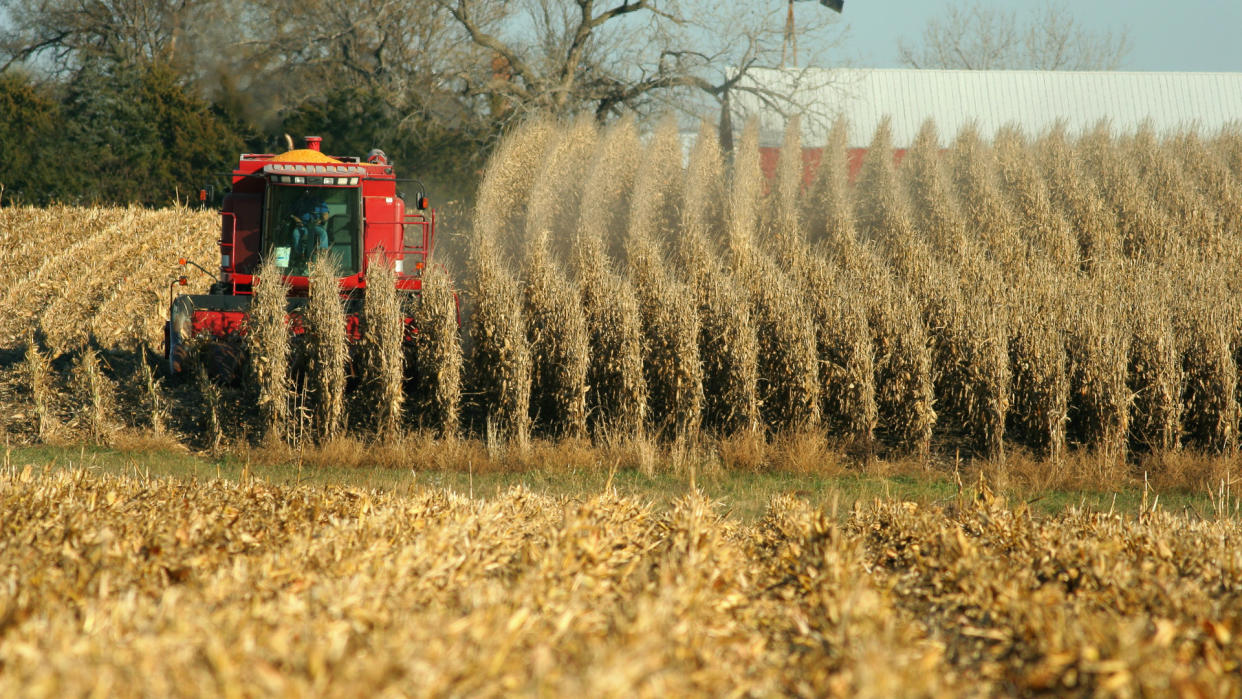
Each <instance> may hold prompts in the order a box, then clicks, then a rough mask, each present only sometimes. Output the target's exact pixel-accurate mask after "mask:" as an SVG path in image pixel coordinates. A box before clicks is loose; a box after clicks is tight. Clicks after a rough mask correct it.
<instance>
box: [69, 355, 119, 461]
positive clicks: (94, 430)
mask: <svg viewBox="0 0 1242 699" xmlns="http://www.w3.org/2000/svg"><path fill="white" fill-rule="evenodd" d="M73 379H74V381H73V382H74V384H75V387H76V389H77V392H78V395H79V396H81V397H82V398H83V399H84V400H83V403H84V407H85V411H84V414H83V415H82V417H83V418H84V419H85V420H84V421H85V423H86V431H87V434H88V435H89V436H90V438H91V440H93V441H95V442H96V443H103V442H105V441H106V440H107V439H108V436H109V432H110V422H111V420H110V419H109V413H110V412H111V411H112V404H113V399H114V395H113V394H114V392H115V391H114V387H113V385H112V381H111V379H109V378H108V377H107V376H105V375H104V373H103V367H102V366H100V363H99V353H98V352H96V351H95V348H94V347H91V346H90V345H85V346H83V347H82V348H81V349H80V350H79V352H78V361H77V363H76V364H75V365H74V367H73Z"/></svg>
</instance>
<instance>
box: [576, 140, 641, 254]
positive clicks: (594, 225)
mask: <svg viewBox="0 0 1242 699" xmlns="http://www.w3.org/2000/svg"><path fill="white" fill-rule="evenodd" d="M641 155H642V143H641V142H640V141H639V140H638V131H637V130H636V129H635V127H634V119H633V118H632V117H622V118H621V119H620V120H618V121H617V123H615V124H613V125H612V126H610V127H609V128H608V129H607V130H605V131H604V133H603V136H602V137H601V138H600V140H599V145H598V147H597V148H596V150H595V155H594V163H595V165H594V167H592V168H591V172H590V174H589V175H588V176H587V178H586V183H585V184H584V185H583V190H582V200H581V205H580V208H579V222H578V234H579V236H581V237H582V238H584V239H586V240H589V241H594V240H598V241H600V243H601V244H602V245H603V248H602V252H603V255H604V257H605V259H608V258H612V259H620V258H621V256H622V255H623V254H624V252H625V250H624V247H625V233H626V228H627V222H628V214H629V211H630V208H631V204H630V202H631V200H632V198H633V197H632V194H631V190H632V189H633V187H634V177H635V174H636V173H637V171H638V161H639V158H640V157H641Z"/></svg>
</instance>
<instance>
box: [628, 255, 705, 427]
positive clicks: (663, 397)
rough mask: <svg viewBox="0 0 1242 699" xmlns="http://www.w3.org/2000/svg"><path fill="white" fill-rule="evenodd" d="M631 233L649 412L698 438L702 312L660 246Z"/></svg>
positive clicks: (656, 421)
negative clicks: (672, 271) (657, 246)
mask: <svg viewBox="0 0 1242 699" xmlns="http://www.w3.org/2000/svg"><path fill="white" fill-rule="evenodd" d="M631 235H632V236H633V237H632V238H631V241H630V247H629V260H630V268H631V270H632V272H631V276H632V278H633V280H634V285H635V286H636V287H637V289H638V299H639V311H640V313H641V316H642V319H643V334H644V336H645V339H646V354H645V355H644V357H643V367H644V376H645V378H646V381H647V388H648V390H649V391H650V397H649V400H650V413H649V417H650V420H651V422H652V424H653V426H654V427H655V428H656V429H657V431H659V432H663V433H664V435H665V436H666V437H668V438H670V439H680V438H682V437H694V436H695V435H696V433H697V432H698V430H699V427H700V425H701V423H702V411H703V367H702V365H701V363H700V361H699V316H698V313H697V312H696V308H695V305H694V300H693V298H692V297H691V295H690V290H689V289H688V288H686V286H685V285H684V284H682V283H681V282H680V281H678V280H676V279H675V278H674V277H673V275H672V274H671V273H670V270H669V269H668V268H667V267H666V266H665V263H664V261H663V258H662V257H661V256H660V255H659V252H658V250H657V248H656V245H655V244H654V243H653V242H652V241H651V240H650V239H649V238H647V237H645V236H643V235H642V234H641V233H634V232H631Z"/></svg>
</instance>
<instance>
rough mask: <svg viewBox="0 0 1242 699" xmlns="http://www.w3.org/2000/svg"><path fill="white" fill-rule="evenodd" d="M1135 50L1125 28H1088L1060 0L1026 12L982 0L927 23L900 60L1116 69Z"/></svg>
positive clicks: (922, 64)
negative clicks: (1002, 8) (1089, 29)
mask: <svg viewBox="0 0 1242 699" xmlns="http://www.w3.org/2000/svg"><path fill="white" fill-rule="evenodd" d="M1129 51H1130V41H1129V37H1128V36H1127V34H1126V32H1125V31H1124V30H1122V31H1121V32H1120V33H1119V34H1117V35H1116V36H1114V35H1113V34H1112V32H1103V33H1096V32H1091V31H1088V30H1087V29H1085V28H1083V27H1082V25H1080V24H1079V23H1078V22H1076V21H1075V20H1074V18H1073V15H1072V12H1071V8H1070V6H1069V5H1068V4H1066V3H1064V2H1062V1H1060V0H1045V1H1044V2H1042V3H1040V4H1038V5H1036V6H1034V7H1032V8H1031V10H1030V11H1029V12H1028V13H1026V14H1023V15H1021V16H1020V15H1019V14H1018V13H1017V12H1016V11H1008V12H1006V11H1004V10H1001V9H997V8H996V7H993V6H992V5H991V4H989V3H985V2H980V1H978V0H976V1H975V2H972V3H970V4H963V5H955V6H952V7H950V8H949V9H948V10H947V11H946V12H945V14H944V16H942V17H937V18H934V19H932V20H931V21H929V22H928V23H927V26H926V28H925V29H924V30H923V37H922V40H921V42H920V43H919V44H917V45H911V44H909V43H907V42H906V41H905V40H902V41H900V42H899V43H898V52H899V54H898V58H899V60H900V61H901V62H902V63H904V64H905V65H908V66H910V67H912V68H959V69H967V70H999V69H1015V70H1116V69H1117V68H1119V67H1120V66H1121V64H1122V62H1123V61H1124V60H1125V57H1126V54H1128V53H1129Z"/></svg>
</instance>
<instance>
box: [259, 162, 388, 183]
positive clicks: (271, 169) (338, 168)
mask: <svg viewBox="0 0 1242 699" xmlns="http://www.w3.org/2000/svg"><path fill="white" fill-rule="evenodd" d="M263 172H264V173H265V174H267V175H270V176H271V177H272V181H273V182H276V183H278V184H330V185H357V184H358V177H357V176H358V175H363V174H366V170H365V169H363V168H360V167H353V166H350V165H292V164H286V163H272V164H270V165H265V166H264V167H263ZM325 175H327V176H326V177H325ZM339 175H352V177H340V176H339Z"/></svg>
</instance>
